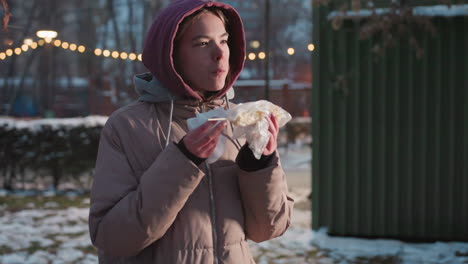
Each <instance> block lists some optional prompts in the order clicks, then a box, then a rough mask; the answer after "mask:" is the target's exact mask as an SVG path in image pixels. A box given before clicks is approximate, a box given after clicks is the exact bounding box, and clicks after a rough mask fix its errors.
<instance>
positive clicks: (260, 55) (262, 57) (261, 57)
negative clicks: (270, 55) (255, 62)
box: [258, 51, 266, 60]
mask: <svg viewBox="0 0 468 264" xmlns="http://www.w3.org/2000/svg"><path fill="white" fill-rule="evenodd" d="M258 58H259V59H261V60H263V59H265V58H266V54H265V52H263V51H262V52H259V53H258Z"/></svg>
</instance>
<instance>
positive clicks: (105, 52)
mask: <svg viewBox="0 0 468 264" xmlns="http://www.w3.org/2000/svg"><path fill="white" fill-rule="evenodd" d="M102 55H104V57H109V55H110V51H109V50H104V51H103V52H102Z"/></svg>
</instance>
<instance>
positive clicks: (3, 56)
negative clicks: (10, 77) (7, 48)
mask: <svg viewBox="0 0 468 264" xmlns="http://www.w3.org/2000/svg"><path fill="white" fill-rule="evenodd" d="M6 57H7V56H6V54H5V53H4V52H2V53H0V60H4V59H5V58H6Z"/></svg>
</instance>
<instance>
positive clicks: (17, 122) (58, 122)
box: [0, 116, 108, 131]
mask: <svg viewBox="0 0 468 264" xmlns="http://www.w3.org/2000/svg"><path fill="white" fill-rule="evenodd" d="M107 119H108V117H107V116H87V117H76V118H44V119H37V120H23V119H17V118H11V117H6V116H2V117H0V126H2V125H3V126H6V127H8V128H11V129H13V128H16V129H28V130H30V131H38V130H40V129H42V127H43V126H50V127H53V128H59V127H67V128H73V127H78V126H85V127H95V126H104V124H105V123H106V122H107Z"/></svg>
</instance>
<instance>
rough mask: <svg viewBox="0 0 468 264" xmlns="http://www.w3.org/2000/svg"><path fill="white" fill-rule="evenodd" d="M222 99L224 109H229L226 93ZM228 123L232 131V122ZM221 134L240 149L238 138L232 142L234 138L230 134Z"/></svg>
mask: <svg viewBox="0 0 468 264" xmlns="http://www.w3.org/2000/svg"><path fill="white" fill-rule="evenodd" d="M224 100H225V101H226V107H225V108H224V110H229V109H230V108H229V101H228V98H227V95H226V94H225V95H224ZM229 125H230V126H231V131H233V132H234V127H233V126H232V123H231V122H229ZM221 134H222V135H223V136H225V137H226V138H227V139H229V140H230V141H231V142H232V144H234V146H236V148H237V150H240V149H241V148H242V146H241V144H240V143H239V140H238V139H236V140H235V142H234V140H233V139H232V138H231V137H230V136H228V135H226V134H224V133H221ZM236 143H237V144H236Z"/></svg>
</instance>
